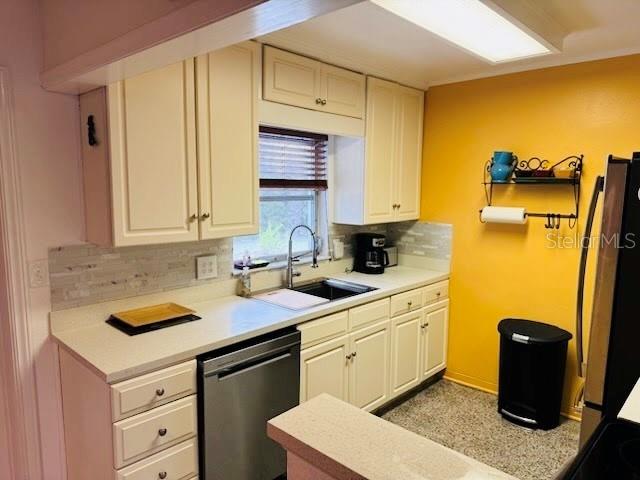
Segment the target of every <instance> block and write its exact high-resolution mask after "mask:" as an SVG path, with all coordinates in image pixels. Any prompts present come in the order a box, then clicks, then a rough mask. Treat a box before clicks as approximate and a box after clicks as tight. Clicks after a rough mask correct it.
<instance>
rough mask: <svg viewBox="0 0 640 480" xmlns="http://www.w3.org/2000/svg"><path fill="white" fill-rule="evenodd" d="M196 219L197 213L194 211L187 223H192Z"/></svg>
mask: <svg viewBox="0 0 640 480" xmlns="http://www.w3.org/2000/svg"><path fill="white" fill-rule="evenodd" d="M197 219H198V215H196V214H195V213H194V214H193V215H191V216H190V217H189V223H193V222H195V221H196V220H197Z"/></svg>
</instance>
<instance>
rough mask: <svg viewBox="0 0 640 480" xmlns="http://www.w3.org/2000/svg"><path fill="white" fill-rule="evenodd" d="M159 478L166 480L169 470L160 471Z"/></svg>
mask: <svg viewBox="0 0 640 480" xmlns="http://www.w3.org/2000/svg"><path fill="white" fill-rule="evenodd" d="M158 478H159V479H160V480H164V479H165V478H167V472H160V473H159V474H158Z"/></svg>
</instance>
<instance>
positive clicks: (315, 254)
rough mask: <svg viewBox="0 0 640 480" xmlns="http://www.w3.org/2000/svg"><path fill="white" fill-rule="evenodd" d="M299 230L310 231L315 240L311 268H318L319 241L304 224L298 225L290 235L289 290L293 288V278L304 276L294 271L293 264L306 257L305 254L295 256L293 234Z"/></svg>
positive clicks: (288, 260)
mask: <svg viewBox="0 0 640 480" xmlns="http://www.w3.org/2000/svg"><path fill="white" fill-rule="evenodd" d="M299 228H306V229H307V230H309V233H310V234H311V238H313V251H312V252H311V253H312V255H313V261H312V263H311V268H318V239H317V237H316V234H315V233H314V231H313V230H311V229H310V228H309V227H307V226H306V225H304V224H300V225H297V226H295V227H293V229H292V230H291V233H290V234H289V255H288V256H287V288H293V277H299V276H300V275H302V274H301V273H300V272H298V271H295V270H294V269H293V262H295V261H297V260H298V259H299V258H300V257H301V256H302V255H306V254H305V253H303V254H300V255H297V256H295V257H294V256H293V234H294V232H295V231H296V230H297V229H299Z"/></svg>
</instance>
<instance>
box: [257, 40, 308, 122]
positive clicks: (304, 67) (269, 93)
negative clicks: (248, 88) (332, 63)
mask: <svg viewBox="0 0 640 480" xmlns="http://www.w3.org/2000/svg"><path fill="white" fill-rule="evenodd" d="M263 82H264V83H263V93H262V95H263V97H264V99H265V100H271V101H273V102H280V103H286V104H287V105H294V106H296V107H302V108H312V109H315V108H318V106H319V103H318V102H316V100H318V99H319V98H320V63H319V62H317V61H315V60H312V59H310V58H307V57H302V56H300V55H296V54H294V53H290V52H285V51H284V50H278V49H277V48H272V47H264V76H263Z"/></svg>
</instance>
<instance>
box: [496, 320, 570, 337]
mask: <svg viewBox="0 0 640 480" xmlns="http://www.w3.org/2000/svg"><path fill="white" fill-rule="evenodd" d="M498 331H499V332H500V334H501V335H504V336H506V337H509V338H513V335H514V334H515V335H516V338H517V339H519V340H520V341H526V343H560V342H568V341H569V340H571V338H572V336H573V335H571V334H570V333H569V332H567V331H566V330H563V329H562V328H560V327H556V326H555V325H549V324H548V323H542V322H534V321H533V320H524V319H520V318H505V319H504V320H501V321H500V323H499V324H498Z"/></svg>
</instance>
